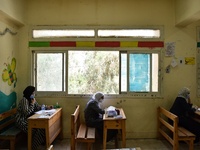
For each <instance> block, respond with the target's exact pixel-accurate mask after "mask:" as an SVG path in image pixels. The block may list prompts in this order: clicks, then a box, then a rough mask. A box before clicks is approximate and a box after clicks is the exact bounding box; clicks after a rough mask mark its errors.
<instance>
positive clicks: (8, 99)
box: [0, 91, 17, 113]
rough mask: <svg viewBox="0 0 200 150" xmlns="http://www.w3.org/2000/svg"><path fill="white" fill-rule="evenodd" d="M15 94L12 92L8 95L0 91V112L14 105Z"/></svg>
mask: <svg viewBox="0 0 200 150" xmlns="http://www.w3.org/2000/svg"><path fill="white" fill-rule="evenodd" d="M16 100H17V94H16V92H12V93H10V94H9V95H6V94H4V93H3V92H1V91H0V113H2V112H5V111H7V110H10V109H12V108H15V107H16Z"/></svg>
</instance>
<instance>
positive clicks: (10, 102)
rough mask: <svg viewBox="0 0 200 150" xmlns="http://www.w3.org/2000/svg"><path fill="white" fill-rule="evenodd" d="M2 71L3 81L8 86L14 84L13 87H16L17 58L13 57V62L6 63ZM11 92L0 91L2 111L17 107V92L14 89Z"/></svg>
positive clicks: (0, 109) (0, 111) (0, 107)
mask: <svg viewBox="0 0 200 150" xmlns="http://www.w3.org/2000/svg"><path fill="white" fill-rule="evenodd" d="M4 66H5V67H3V68H4V69H3V71H2V81H3V82H5V83H6V85H8V86H13V87H11V89H13V88H15V87H16V83H17V75H16V73H15V69H16V59H15V58H12V60H11V63H4ZM11 91H12V92H11V93H10V94H5V93H3V92H2V91H0V113H2V112H5V111H7V110H9V109H12V108H14V107H16V101H17V93H16V92H15V91H13V90H11Z"/></svg>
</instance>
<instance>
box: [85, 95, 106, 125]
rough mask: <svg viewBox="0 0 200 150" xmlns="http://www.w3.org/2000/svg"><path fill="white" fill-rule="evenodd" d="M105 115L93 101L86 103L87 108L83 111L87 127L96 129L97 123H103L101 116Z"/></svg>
mask: <svg viewBox="0 0 200 150" xmlns="http://www.w3.org/2000/svg"><path fill="white" fill-rule="evenodd" d="M104 113H105V111H104V110H103V109H101V108H100V107H99V105H98V102H96V101H95V100H93V99H90V101H89V102H88V103H87V106H86V108H85V110H84V115H85V122H86V125H87V126H91V127H96V126H98V123H100V122H102V121H103V118H102V115H103V114H104Z"/></svg>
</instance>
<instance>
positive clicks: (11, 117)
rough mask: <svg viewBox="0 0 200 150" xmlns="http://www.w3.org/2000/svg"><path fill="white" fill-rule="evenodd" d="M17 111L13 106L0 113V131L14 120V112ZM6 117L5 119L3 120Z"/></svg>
mask: <svg viewBox="0 0 200 150" xmlns="http://www.w3.org/2000/svg"><path fill="white" fill-rule="evenodd" d="M16 112H17V108H13V109H11V110H9V111H6V112H3V113H1V114H0V122H2V123H1V124H0V131H1V130H3V129H4V128H5V127H7V126H9V125H11V124H13V123H14V122H15V117H14V116H15V114H16ZM6 119H7V121H5V120H6Z"/></svg>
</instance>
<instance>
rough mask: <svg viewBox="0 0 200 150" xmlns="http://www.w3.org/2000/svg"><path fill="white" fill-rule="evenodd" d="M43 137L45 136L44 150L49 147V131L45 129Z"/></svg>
mask: <svg viewBox="0 0 200 150" xmlns="http://www.w3.org/2000/svg"><path fill="white" fill-rule="evenodd" d="M45 136H46V148H48V147H50V141H49V138H50V137H49V130H48V129H47V127H46V128H45Z"/></svg>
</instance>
